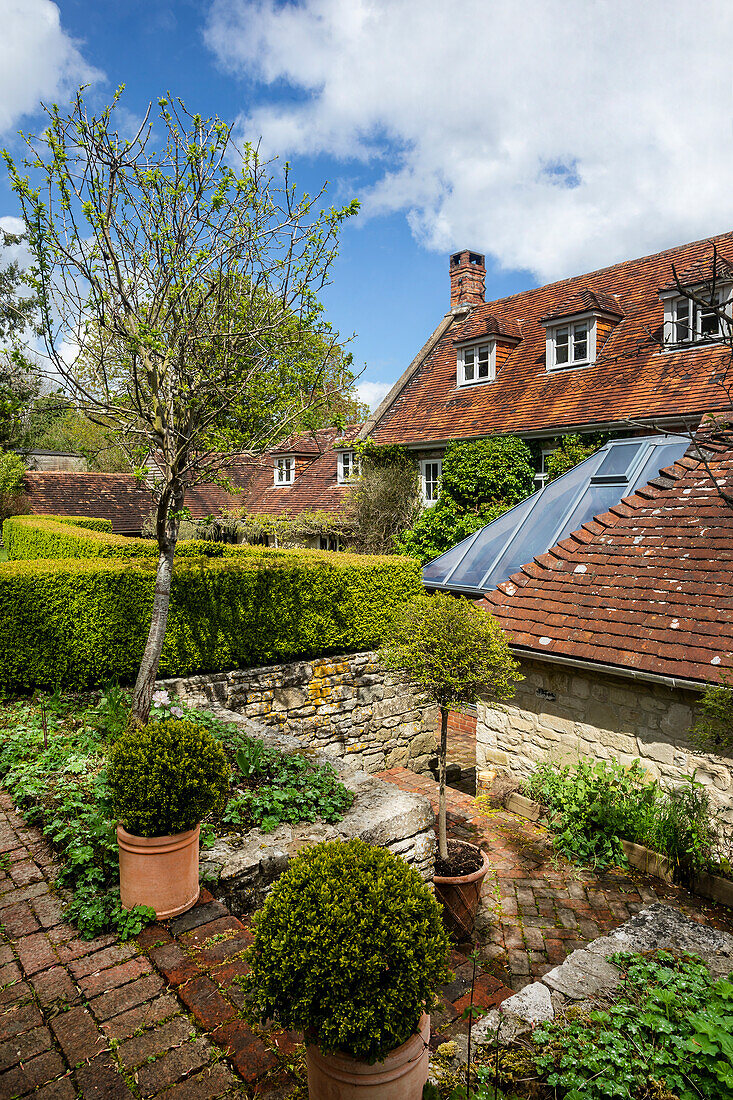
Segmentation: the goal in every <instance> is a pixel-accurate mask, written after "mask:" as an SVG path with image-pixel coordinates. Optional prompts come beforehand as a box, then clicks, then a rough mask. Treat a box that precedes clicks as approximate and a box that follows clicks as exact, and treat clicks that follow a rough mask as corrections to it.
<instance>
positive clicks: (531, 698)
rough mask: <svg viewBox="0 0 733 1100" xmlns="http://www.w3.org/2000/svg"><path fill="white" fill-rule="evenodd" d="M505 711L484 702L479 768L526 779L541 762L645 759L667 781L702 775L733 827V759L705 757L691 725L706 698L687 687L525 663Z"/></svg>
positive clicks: (479, 732)
mask: <svg viewBox="0 0 733 1100" xmlns="http://www.w3.org/2000/svg"><path fill="white" fill-rule="evenodd" d="M522 673H523V674H524V677H525V679H524V680H522V681H521V682H520V683H518V684H517V690H516V694H515V696H514V698H513V699H512V700H511V701H510V703H508V704H505V705H504V706H503V707H502V708H501V709H492V708H490V707H488V706H486V705H484V704H479V707H478V719H477V729H476V742H477V743H476V763H477V767H478V768H479V769H492V768H495V769H498V770H504V771H509V772H512V773H513V774H516V775H517V776H520V777H525V776H527V775H528V774H529V772H530V771H531V770H532V769H533V768H534V766H535V764H537V762H538V761H540V760H546V759H548V757H549V758H550V759H552V760H556V761H557V762H559V763H566V762H574V761H577V760H578V759H579V758H580V757H591V758H594V759H599V760H611V759H613V760H618V761H620V762H621V763H623V764H630V763H631V761H632V760H635V759H639V760H641V762H642V764H643V766H644V768H645V769H646V770H647V771H648V772H650V773H651V774H652V775H653V776H655V777H656V778H658V779H661V780H662V781H667V782H672V783H678V782H679V781H680V780H681V779H682V777H683V775H685V774H689V773H691V772H692V771H693V770H696V771H697V779H698V780H700V781H701V782H702V783H705V784H706V786H707V787H708V788H709V789H710V793H711V795H712V796H713V798H714V799H715V801H716V802H717V803H718V804H719V805H721V806H723V807H724V808H725V810H726V819H727V820H728V821H729V823H730V824H731V825H732V826H733V760H732V759H731V758H729V757H719V756H715V755H713V754H710V753H703V752H700V750H699V749H697V748H696V747H695V746H693V745H692V743H691V740H690V733H689V731H690V727H691V726H692V725H693V723H694V720H695V708H696V706H697V704H698V702H699V699H700V695H699V694H698V693H697V692H694V691H686V690H684V689H682V688H671V687H666V686H664V685H662V684H652V683H646V682H644V681H641V680H636V681H634V680H629V679H624V678H621V677H615V676H608V675H605V674H603V673H591V672H584V671H580V670H575V669H570V668H561V667H559V666H558V665H552V664H546V663H543V662H541V661H524V662H523V663H522Z"/></svg>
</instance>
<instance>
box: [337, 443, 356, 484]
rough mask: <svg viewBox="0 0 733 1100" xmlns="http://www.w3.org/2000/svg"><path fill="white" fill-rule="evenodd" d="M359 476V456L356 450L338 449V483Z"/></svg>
mask: <svg viewBox="0 0 733 1100" xmlns="http://www.w3.org/2000/svg"><path fill="white" fill-rule="evenodd" d="M358 476H359V456H358V454H357V453H356V451H339V456H338V483H339V485H345V484H346V482H347V481H352V480H353V479H354V478H355V477H358Z"/></svg>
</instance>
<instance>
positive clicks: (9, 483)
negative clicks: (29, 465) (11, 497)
mask: <svg viewBox="0 0 733 1100" xmlns="http://www.w3.org/2000/svg"><path fill="white" fill-rule="evenodd" d="M24 473H25V462H24V461H23V459H22V458H21V457H20V455H17V454H14V453H13V452H12V451H6V452H5V453H4V454H0V495H1V494H5V493H20V492H21V491H22V489H23V474H24Z"/></svg>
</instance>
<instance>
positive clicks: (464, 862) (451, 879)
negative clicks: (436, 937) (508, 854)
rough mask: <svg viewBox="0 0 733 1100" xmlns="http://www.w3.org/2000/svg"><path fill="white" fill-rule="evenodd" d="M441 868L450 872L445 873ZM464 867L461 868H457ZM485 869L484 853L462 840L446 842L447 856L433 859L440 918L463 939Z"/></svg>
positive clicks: (475, 908) (470, 924)
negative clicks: (440, 910) (440, 909)
mask: <svg viewBox="0 0 733 1100" xmlns="http://www.w3.org/2000/svg"><path fill="white" fill-rule="evenodd" d="M444 868H445V869H447V870H448V871H449V872H450V873H449V874H446V873H445V871H444ZM461 868H465V870H461ZM488 870H489V860H488V856H487V855H486V854H485V852H482V851H480V850H479V849H478V848H477V847H476V846H475V845H474V844H467V843H466V842H465V841H463V840H449V841H448V859H447V861H446V860H441V859H438V860H436V863H435V876H434V878H433V885H434V887H435V896H436V897H437V899H438V901H439V902H440V903H441V905H442V906H443V919H444V921H445V926H446V928H447V929H448V931H449V932H452V933H453V935H454V936H455V937H456V939H457V940H458V941H459V942H460V941H461V940H467V939H468V938H469V937H470V935H471V933H472V931H473V925H474V922H475V920H476V913H477V912H478V907H479V902H480V900H481V887H482V886H483V882H484V879H485V878H486V875H487V873H488Z"/></svg>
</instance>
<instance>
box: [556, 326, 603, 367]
mask: <svg viewBox="0 0 733 1100" xmlns="http://www.w3.org/2000/svg"><path fill="white" fill-rule="evenodd" d="M546 351H547V369H548V370H563V369H565V368H566V367H585V366H588V365H589V364H590V363H592V362H593V360H594V359H595V357H596V318H595V317H579V318H578V320H577V321H567V322H565V323H563V324H561V325H553V326H552V327H550V328H548V329H547V339H546Z"/></svg>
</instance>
